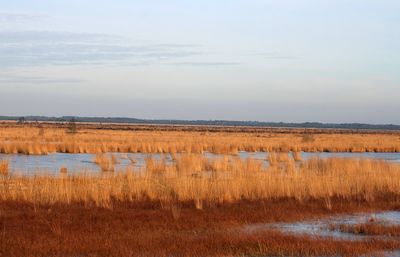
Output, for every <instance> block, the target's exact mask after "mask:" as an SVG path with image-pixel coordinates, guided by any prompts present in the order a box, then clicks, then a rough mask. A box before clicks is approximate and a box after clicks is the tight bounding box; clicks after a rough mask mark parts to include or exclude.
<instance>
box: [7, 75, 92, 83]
mask: <svg viewBox="0 0 400 257" xmlns="http://www.w3.org/2000/svg"><path fill="white" fill-rule="evenodd" d="M84 81H85V80H82V79H75V78H48V77H41V76H19V75H7V74H6V75H2V76H1V77H0V85H1V84H71V83H81V82H84Z"/></svg>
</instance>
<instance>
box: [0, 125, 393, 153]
mask: <svg viewBox="0 0 400 257" xmlns="http://www.w3.org/2000/svg"><path fill="white" fill-rule="evenodd" d="M205 151H207V152H212V153H219V154H237V153H238V152H239V151H248V152H255V151H262V152H288V151H294V152H300V151H306V152H400V134H396V133H393V134H357V133H347V134H343V133H339V132H337V133H329V134H305V133H303V134H302V133H278V132H276V133H275V132H259V133H248V132H241V131H240V130H238V131H237V132H230V133H227V132H198V131H161V130H160V131H157V130H152V131H146V130H137V131H134V130H118V129H115V130H111V129H109V130H107V129H88V128H86V129H79V130H77V131H76V132H75V133H70V132H69V131H68V130H66V129H65V128H44V127H29V126H26V127H24V126H17V127H4V126H0V153H10V154H17V153H18V154H48V153H55V152H59V153H106V152H126V153H129V152H131V153H172V154H173V153H178V152H180V153H203V152H205ZM297 157H298V156H297Z"/></svg>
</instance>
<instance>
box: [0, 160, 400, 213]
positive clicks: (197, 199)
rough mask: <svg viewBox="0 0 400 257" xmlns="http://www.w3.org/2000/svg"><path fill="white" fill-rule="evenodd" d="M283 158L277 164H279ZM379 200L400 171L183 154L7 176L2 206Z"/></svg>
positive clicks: (396, 193)
mask: <svg viewBox="0 0 400 257" xmlns="http://www.w3.org/2000/svg"><path fill="white" fill-rule="evenodd" d="M277 159H278V158H277ZM333 197H337V198H341V199H347V200H362V201H375V200H377V199H379V198H382V197H394V198H395V199H397V200H399V199H400V165H398V164H393V163H387V162H384V161H376V160H368V159H336V158H334V159H319V158H313V159H310V160H306V161H301V162H299V161H297V162H296V161H294V160H293V159H292V158H288V159H287V160H285V161H281V162H277V164H276V165H272V166H269V167H264V166H263V162H262V161H261V160H254V159H252V158H249V159H245V160H242V159H240V158H237V157H232V156H231V157H225V158H220V159H207V158H205V157H203V156H201V155H194V154H190V155H183V156H180V157H177V159H176V162H174V163H167V162H166V161H165V159H160V160H154V159H151V158H149V159H147V160H146V167H144V168H142V169H139V170H132V169H127V170H125V171H123V172H113V173H110V172H109V173H102V174H100V175H99V174H97V175H93V174H92V175H90V174H86V175H85V174H80V175H69V176H56V177H54V176H46V175H37V176H34V177H23V176H14V175H8V176H7V175H4V176H0V200H2V201H6V200H7V201H8V200H11V201H25V202H31V203H33V204H46V205H47V204H50V205H51V204H56V203H62V204H68V203H76V202H77V203H83V204H89V205H90V204H95V205H97V206H103V207H111V206H112V203H113V201H122V202H124V201H127V202H133V201H159V202H161V203H171V202H176V201H182V202H188V201H189V202H190V201H191V202H193V204H194V205H195V206H196V207H197V208H204V207H205V206H207V204H214V203H226V202H235V201H239V200H259V199H269V200H271V199H272V200H273V199H277V200H278V199H288V198H290V199H296V200H298V201H305V200H312V199H318V200H325V202H326V207H327V208H331V206H330V205H331V204H330V199H332V198H333Z"/></svg>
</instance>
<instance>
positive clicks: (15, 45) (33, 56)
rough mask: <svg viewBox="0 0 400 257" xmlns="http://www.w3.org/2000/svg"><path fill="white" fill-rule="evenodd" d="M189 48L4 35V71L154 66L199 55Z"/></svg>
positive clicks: (67, 35) (0, 50)
mask: <svg viewBox="0 0 400 257" xmlns="http://www.w3.org/2000/svg"><path fill="white" fill-rule="evenodd" d="M198 54H200V52H199V51H198V47H197V46H194V45H187V44H146V45H138V44H134V43H132V42H129V40H127V39H125V38H123V37H119V36H113V35H107V34H93V33H71V32H50V31H18V32H9V31H7V32H6V31H3V32H0V67H15V66H41V65H42V66H43V65H44V66H45V65H74V64H115V63H123V64H133V65H134V64H141V63H146V64H149V63H150V64H151V63H157V62H162V61H167V60H171V59H174V58H180V57H189V56H193V55H198Z"/></svg>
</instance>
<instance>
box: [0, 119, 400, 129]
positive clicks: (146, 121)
mask: <svg viewBox="0 0 400 257" xmlns="http://www.w3.org/2000/svg"><path fill="white" fill-rule="evenodd" d="M0 120H5V121H47V122H50V121H51V122H68V121H71V120H74V121H76V122H96V123H121V124H156V125H157V124H170V125H206V126H251V127H275V128H330V129H374V130H400V125H395V124H364V123H320V122H304V123H289V122H262V121H229V120H169V119H136V118H126V117H75V116H62V117H48V116H24V117H16V116H0Z"/></svg>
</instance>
